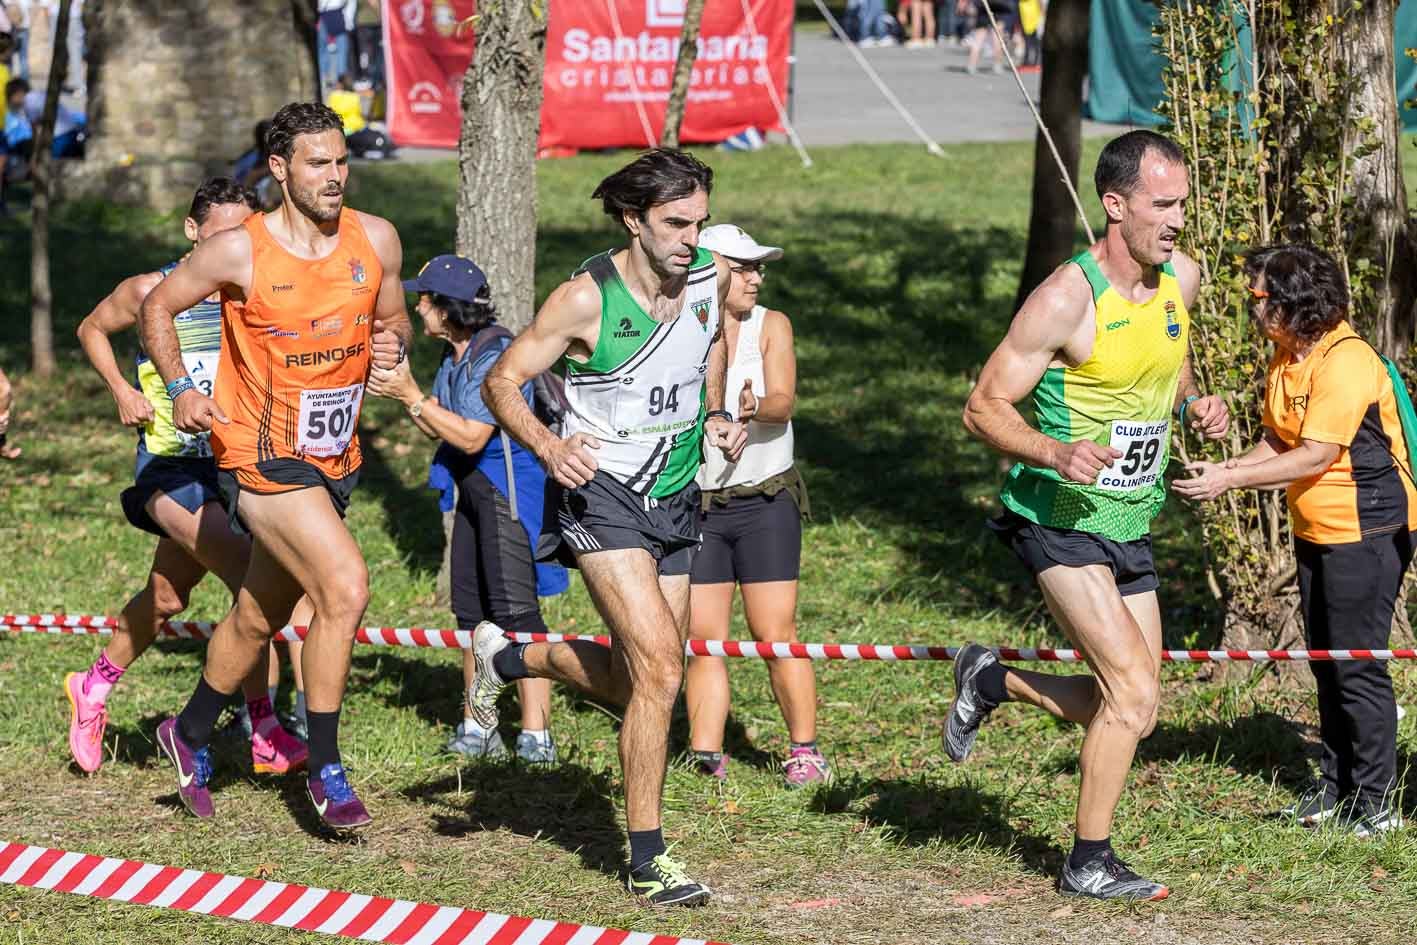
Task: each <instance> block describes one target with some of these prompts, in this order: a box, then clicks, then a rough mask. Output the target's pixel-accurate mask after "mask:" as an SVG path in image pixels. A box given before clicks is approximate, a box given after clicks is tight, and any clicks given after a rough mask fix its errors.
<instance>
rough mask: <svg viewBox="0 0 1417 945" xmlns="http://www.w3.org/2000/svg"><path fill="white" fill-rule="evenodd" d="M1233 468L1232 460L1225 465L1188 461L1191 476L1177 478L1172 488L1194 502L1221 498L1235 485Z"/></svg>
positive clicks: (1187, 466)
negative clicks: (1188, 477)
mask: <svg viewBox="0 0 1417 945" xmlns="http://www.w3.org/2000/svg"><path fill="white" fill-rule="evenodd" d="M1196 403H1200V401H1196ZM1195 406H1196V404H1191V407H1195ZM1189 412H1190V408H1187V413H1189ZM1233 470H1234V467H1233V466H1232V465H1231V463H1230V461H1227V462H1226V463H1225V464H1224V465H1221V464H1220V463H1207V462H1204V461H1198V462H1194V463H1187V464H1186V472H1188V473H1190V474H1191V478H1190V479H1177V480H1175V481H1174V482H1172V483H1171V488H1172V489H1174V490H1175V491H1176V492H1177V494H1179V495H1182V496H1184V497H1186V498H1187V499H1190V500H1191V501H1192V502H1208V501H1210V500H1211V499H1215V498H1219V497H1220V496H1222V495H1224V494H1225V493H1227V492H1229V491H1230V490H1231V489H1232V488H1233V487H1234V477H1235V474H1234V471H1233Z"/></svg>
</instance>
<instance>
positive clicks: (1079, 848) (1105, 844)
mask: <svg viewBox="0 0 1417 945" xmlns="http://www.w3.org/2000/svg"><path fill="white" fill-rule="evenodd" d="M1110 849H1112V838H1111V837H1103V838H1102V839H1101V840H1084V839H1082V838H1081V837H1074V838H1073V852H1071V853H1069V854H1068V865H1069V866H1070V867H1072V868H1073V869H1075V870H1077V869H1082V868H1083V867H1084V866H1086V865H1087V864H1088V861H1090V860H1091V859H1092V858H1093V857H1095V856H1097V855H1098V854H1100V853H1106V852H1107V851H1108V850H1110Z"/></svg>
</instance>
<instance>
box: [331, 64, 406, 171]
mask: <svg viewBox="0 0 1417 945" xmlns="http://www.w3.org/2000/svg"><path fill="white" fill-rule="evenodd" d="M370 94H371V93H368V92H363V93H361V92H356V91H355V90H354V79H353V77H352V76H350V75H349V74H348V73H345V74H344V75H342V76H340V77H339V81H338V82H336V83H335V88H334V91H332V92H331V93H330V94H329V97H328V98H326V99H325V104H326V105H328V106H330V108H332V109H334V112H335V114H336V115H338V116H339V117H340V121H342V122H344V140H345V144H346V145H347V146H348V147H349V153H350V154H353V155H354V156H355V157H361V158H369V159H370V160H379V159H381V158H385V157H390V156H391V155H392V153H393V150H394V145H393V142H392V141H390V140H389V137H388V135H386V134H384V133H383V132H382V131H376V130H374V129H373V128H370V127H369V125H368V122H366V121H365V120H364V101H365V99H366V98H367V97H369V95H370Z"/></svg>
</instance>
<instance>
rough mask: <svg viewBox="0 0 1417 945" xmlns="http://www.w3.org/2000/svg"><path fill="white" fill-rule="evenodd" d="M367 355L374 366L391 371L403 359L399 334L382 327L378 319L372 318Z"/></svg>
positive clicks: (382, 324)
mask: <svg viewBox="0 0 1417 945" xmlns="http://www.w3.org/2000/svg"><path fill="white" fill-rule="evenodd" d="M369 355H370V357H371V358H372V359H373V361H374V366H375V367H376V368H383V369H384V370H385V371H391V370H393V369H394V368H395V367H397V366H398V364H399V362H400V361H402V360H403V356H404V350H403V342H402V341H401V340H399V336H398V335H396V334H394V333H393V332H391V331H389V330H388V329H387V328H385V327H384V323H383V322H382V321H380V320H379V319H377V318H376V319H374V335H373V337H372V338H370V339H369Z"/></svg>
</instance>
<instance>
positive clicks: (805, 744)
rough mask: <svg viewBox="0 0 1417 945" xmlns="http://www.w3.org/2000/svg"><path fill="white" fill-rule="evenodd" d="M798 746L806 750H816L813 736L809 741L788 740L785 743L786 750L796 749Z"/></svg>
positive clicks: (815, 741)
mask: <svg viewBox="0 0 1417 945" xmlns="http://www.w3.org/2000/svg"><path fill="white" fill-rule="evenodd" d="M798 748H805V749H807V750H808V751H816V750H817V740H816V739H815V738H814V739H812V740H811V741H810V742H794V741H789V742H788V743H787V750H788V751H794V750H796V749H798Z"/></svg>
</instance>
